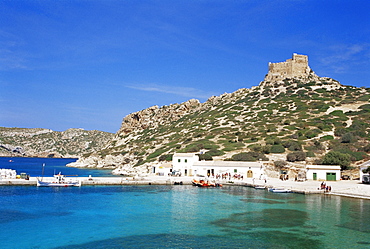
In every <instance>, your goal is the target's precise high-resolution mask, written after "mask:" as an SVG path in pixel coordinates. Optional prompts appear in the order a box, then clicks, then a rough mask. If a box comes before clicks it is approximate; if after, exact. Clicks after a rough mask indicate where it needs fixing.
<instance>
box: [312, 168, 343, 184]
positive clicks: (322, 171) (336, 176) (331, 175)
mask: <svg viewBox="0 0 370 249" xmlns="http://www.w3.org/2000/svg"><path fill="white" fill-rule="evenodd" d="M306 169H307V173H306V177H307V180H318V181H339V180H340V166H339V165H335V166H333V165H307V166H306Z"/></svg>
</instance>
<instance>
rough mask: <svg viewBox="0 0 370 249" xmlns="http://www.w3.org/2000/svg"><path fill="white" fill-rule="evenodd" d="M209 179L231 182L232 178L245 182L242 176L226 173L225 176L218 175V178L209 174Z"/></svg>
mask: <svg viewBox="0 0 370 249" xmlns="http://www.w3.org/2000/svg"><path fill="white" fill-rule="evenodd" d="M207 176H208V177H211V176H212V177H213V178H216V179H222V180H227V179H229V180H231V178H233V179H234V180H236V179H238V180H243V178H244V177H243V175H241V174H234V175H231V174H230V173H225V174H216V176H215V175H214V174H212V175H211V174H209V173H208V174H207Z"/></svg>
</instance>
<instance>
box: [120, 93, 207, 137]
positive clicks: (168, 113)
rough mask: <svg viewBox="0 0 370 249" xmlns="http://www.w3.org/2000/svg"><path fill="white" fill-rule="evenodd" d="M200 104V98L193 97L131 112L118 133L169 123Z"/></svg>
mask: <svg viewBox="0 0 370 249" xmlns="http://www.w3.org/2000/svg"><path fill="white" fill-rule="evenodd" d="M199 106H200V103H199V100H197V99H191V100H188V101H186V102H184V103H182V104H173V105H169V106H162V107H161V108H159V107H158V106H152V107H149V108H147V109H144V110H142V111H138V112H134V113H131V114H129V115H127V116H126V117H125V118H124V119H123V122H122V124H121V128H120V129H119V131H118V132H117V135H119V136H125V135H126V134H128V133H131V132H134V131H140V130H144V129H148V128H149V129H153V128H157V127H158V126H160V125H166V124H169V123H171V122H174V121H176V120H178V119H179V118H181V117H182V116H184V115H186V114H188V113H190V112H192V111H193V110H194V109H195V108H197V107H199Z"/></svg>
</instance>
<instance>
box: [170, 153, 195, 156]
mask: <svg viewBox="0 0 370 249" xmlns="http://www.w3.org/2000/svg"><path fill="white" fill-rule="evenodd" d="M195 155H196V153H175V154H174V155H173V156H174V157H175V156H181V157H193V156H195Z"/></svg>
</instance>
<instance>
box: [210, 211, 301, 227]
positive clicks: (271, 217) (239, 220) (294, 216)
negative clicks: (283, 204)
mask: <svg viewBox="0 0 370 249" xmlns="http://www.w3.org/2000/svg"><path fill="white" fill-rule="evenodd" d="M307 220H308V214H307V213H306V212H303V211H299V210H294V209H264V210H261V211H251V212H244V213H234V214H231V215H230V216H229V217H228V218H224V219H219V220H216V221H213V222H211V224H214V225H216V226H219V227H222V228H236V229H240V230H250V229H251V228H284V227H298V226H303V225H304V223H305V222H306V221H307Z"/></svg>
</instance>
